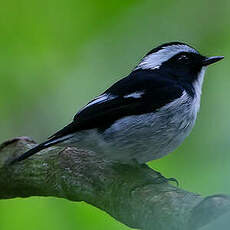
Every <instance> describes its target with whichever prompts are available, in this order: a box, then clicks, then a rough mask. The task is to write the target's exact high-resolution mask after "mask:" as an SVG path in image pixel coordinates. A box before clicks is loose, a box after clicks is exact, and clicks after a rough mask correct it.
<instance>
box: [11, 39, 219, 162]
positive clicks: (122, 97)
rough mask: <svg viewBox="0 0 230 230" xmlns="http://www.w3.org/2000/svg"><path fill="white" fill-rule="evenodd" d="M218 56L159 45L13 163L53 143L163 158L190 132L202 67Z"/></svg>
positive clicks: (108, 154)
mask: <svg viewBox="0 0 230 230" xmlns="http://www.w3.org/2000/svg"><path fill="white" fill-rule="evenodd" d="M221 59H223V57H222V56H214V57H205V56H202V55H201V54H199V52H198V51H196V50H195V49H194V48H192V47H191V46H189V45H187V44H184V43H181V42H171V43H166V44H163V45H161V46H158V47H157V48H154V49H153V50H151V51H150V52H149V53H147V54H146V55H145V56H144V58H143V59H142V60H141V61H140V63H139V64H138V65H137V66H136V68H135V69H134V70H133V71H132V72H131V73H130V74H129V75H128V76H127V77H125V78H123V79H121V80H120V81H118V82H116V83H115V84H113V85H112V86H111V87H110V88H109V89H107V90H106V91H105V92H104V93H102V94H101V95H99V96H98V97H96V98H95V99H93V100H92V101H90V102H89V103H88V104H87V105H86V106H85V107H83V108H82V109H81V110H80V111H79V112H78V113H77V114H76V115H75V116H74V119H73V121H72V123H70V124H69V125H67V126H65V127H64V128H63V129H61V130H60V131H58V132H57V133H55V134H54V135H52V136H51V137H50V138H49V139H48V140H47V141H45V142H44V143H42V144H39V145H37V146H36V147H34V148H32V149H30V150H29V151H27V152H26V153H24V154H23V155H21V156H20V157H18V158H17V159H15V160H14V161H13V163H14V162H17V161H21V160H24V159H26V158H28V157H29V156H31V155H33V154H35V153H37V152H39V151H41V150H42V149H45V148H48V147H50V146H53V145H59V146H74V147H78V148H83V149H88V150H92V151H94V152H96V153H97V154H99V156H101V157H103V158H105V159H108V160H113V161H118V162H122V163H127V164H129V163H132V162H133V161H135V162H138V163H140V164H142V163H145V162H148V161H151V160H154V159H158V158H161V157H163V156H165V155H166V154H168V153H170V152H172V151H173V150H174V149H175V148H177V147H178V146H179V145H180V144H181V143H182V142H183V140H184V139H185V138H186V137H187V136H188V135H189V133H190V132H191V130H192V128H193V126H194V124H195V121H196V117H197V112H198V111H199V107H200V98H201V89H202V83H203V79H204V74H205V70H206V67H207V66H208V65H210V64H212V63H215V62H217V61H219V60H221Z"/></svg>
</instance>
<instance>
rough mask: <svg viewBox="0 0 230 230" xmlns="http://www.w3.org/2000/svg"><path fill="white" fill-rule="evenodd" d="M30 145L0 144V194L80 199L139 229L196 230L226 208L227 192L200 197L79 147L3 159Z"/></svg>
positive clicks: (26, 141)
mask: <svg viewBox="0 0 230 230" xmlns="http://www.w3.org/2000/svg"><path fill="white" fill-rule="evenodd" d="M35 144H36V143H35V142H34V141H32V140H31V139H30V138H28V137H20V138H15V139H12V140H9V141H6V142H4V143H3V144H1V145H0V199H10V198H15V197H30V196H54V197H62V198H66V199H69V200H71V201H85V202H87V203H89V204H91V205H94V206H96V207H98V208H99V209H101V210H104V211H106V212H107V213H109V214H110V215H111V216H113V217H114V218H115V219H117V220H118V221H120V222H122V223H124V224H126V225H127V226H129V227H132V228H138V229H143V230H152V229H156V230H187V229H188V230H190V229H191V230H196V229H200V228H201V227H202V226H204V225H207V224H209V223H210V222H211V221H213V220H215V219H217V218H218V217H220V216H222V215H223V214H226V213H228V212H229V211H230V197H229V196H226V195H215V196H210V197H201V196H200V195H198V194H195V193H191V192H188V191H184V190H182V189H180V188H178V187H176V186H173V185H171V184H170V183H168V180H167V179H165V178H164V177H163V176H162V175H161V174H160V173H158V172H156V171H154V170H153V169H151V168H149V167H148V166H147V165H142V166H132V165H121V164H117V163H112V162H109V161H106V160H103V159H100V158H98V157H97V155H96V154H95V153H93V152H87V151H84V150H80V149H75V148H65V149H63V148H59V147H53V148H49V149H47V150H44V151H42V152H41V153H39V154H36V155H35V156H33V157H31V158H29V159H27V160H25V161H22V162H19V163H17V164H14V165H9V164H8V163H9V162H10V161H11V160H12V159H13V158H14V157H16V156H18V155H21V154H22V153H23V152H24V151H26V150H27V149H29V148H31V147H33V146H34V145H35ZM225 219H227V222H228V224H229V223H230V221H229V218H225ZM205 229H206V228H205Z"/></svg>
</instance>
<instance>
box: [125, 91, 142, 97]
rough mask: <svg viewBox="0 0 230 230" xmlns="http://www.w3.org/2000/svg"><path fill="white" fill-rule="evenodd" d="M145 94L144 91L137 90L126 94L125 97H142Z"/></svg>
mask: <svg viewBox="0 0 230 230" xmlns="http://www.w3.org/2000/svg"><path fill="white" fill-rule="evenodd" d="M143 94H144V92H135V93H131V94H128V95H125V96H124V98H130V97H132V98H141V96H142V95H143Z"/></svg>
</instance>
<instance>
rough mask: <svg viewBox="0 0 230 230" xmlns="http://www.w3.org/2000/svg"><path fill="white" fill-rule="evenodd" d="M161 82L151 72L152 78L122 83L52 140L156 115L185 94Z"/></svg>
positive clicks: (146, 76) (86, 109)
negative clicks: (145, 115)
mask: <svg viewBox="0 0 230 230" xmlns="http://www.w3.org/2000/svg"><path fill="white" fill-rule="evenodd" d="M159 79H161V78H160V77H159V76H157V73H155V74H153V73H151V77H150V76H148V75H146V74H145V75H144V76H143V74H142V76H139V75H138V74H137V75H136V76H133V75H130V76H128V77H126V78H124V79H122V80H120V81H118V82H117V83H115V84H114V85H113V86H112V87H110V88H109V89H108V90H106V91H105V92H104V93H103V94H101V95H100V96H99V97H97V98H95V99H94V100H92V101H90V102H89V103H88V104H87V105H86V106H85V107H83V108H82V109H81V110H80V111H79V112H78V113H77V114H76V115H75V117H74V120H73V122H72V123H71V124H69V125H67V126H66V127H64V128H63V129H62V130H60V131H58V132H57V133H55V134H54V135H53V136H51V139H56V138H58V139H59V138H62V137H64V136H66V135H69V134H72V133H74V132H78V131H81V130H86V129H93V128H97V129H99V130H104V129H106V128H108V127H110V126H111V125H112V124H113V122H114V121H116V120H118V119H121V118H123V117H125V116H130V115H138V114H144V113H150V112H154V111H156V110H157V109H159V108H160V107H162V106H164V105H166V104H168V103H170V102H171V101H172V100H174V99H176V98H179V97H180V96H181V95H182V93H183V88H181V87H180V86H179V85H178V84H177V83H175V82H174V81H169V80H168V79H165V80H164V79H163V80H162V79H161V80H159Z"/></svg>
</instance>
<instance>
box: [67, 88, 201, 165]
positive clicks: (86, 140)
mask: <svg viewBox="0 0 230 230" xmlns="http://www.w3.org/2000/svg"><path fill="white" fill-rule="evenodd" d="M199 102H200V100H197V98H195V99H194V98H191V97H190V96H188V95H187V93H186V92H184V93H183V95H182V96H181V98H179V99H177V100H175V101H174V102H171V103H169V104H167V105H166V106H164V107H163V108H161V109H160V110H158V111H157V112H154V113H148V114H144V115H135V116H129V117H125V118H122V119H120V120H118V121H116V122H115V124H113V125H112V126H111V127H110V128H108V129H107V130H106V131H105V132H104V133H98V131H97V130H96V129H94V130H86V131H81V132H79V133H76V135H75V136H74V138H71V142H69V141H67V142H65V143H66V145H68V146H76V147H79V148H85V149H89V150H92V151H95V152H96V153H97V154H99V155H101V156H102V157H104V158H106V159H110V160H115V161H120V162H123V163H129V162H131V161H133V160H135V161H138V162H139V163H145V162H148V161H150V160H154V159H157V158H160V157H163V156H164V155H166V154H168V153H170V152H172V151H173V150H174V149H175V148H177V147H178V146H179V145H180V144H181V143H182V142H183V140H184V139H185V137H187V136H188V134H189V133H190V132H191V129H192V127H193V126H194V123H195V120H196V115H197V112H198V110H199Z"/></svg>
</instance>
